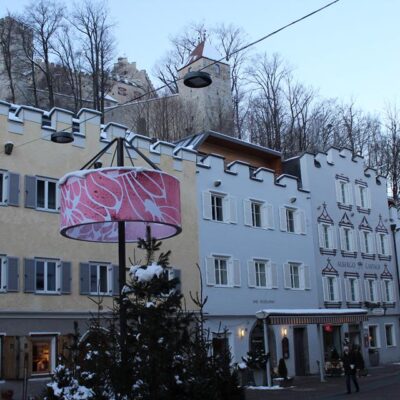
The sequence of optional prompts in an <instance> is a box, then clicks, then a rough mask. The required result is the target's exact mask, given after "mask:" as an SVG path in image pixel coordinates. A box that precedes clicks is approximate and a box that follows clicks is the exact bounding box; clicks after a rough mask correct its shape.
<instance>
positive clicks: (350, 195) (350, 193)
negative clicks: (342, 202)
mask: <svg viewBox="0 0 400 400" xmlns="http://www.w3.org/2000/svg"><path fill="white" fill-rule="evenodd" d="M346 197H347V198H346V201H347V204H353V187H352V185H350V183H346Z"/></svg>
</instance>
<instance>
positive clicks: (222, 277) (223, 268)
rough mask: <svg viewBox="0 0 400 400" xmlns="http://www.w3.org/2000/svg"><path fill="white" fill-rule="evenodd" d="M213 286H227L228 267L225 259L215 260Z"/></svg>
mask: <svg viewBox="0 0 400 400" xmlns="http://www.w3.org/2000/svg"><path fill="white" fill-rule="evenodd" d="M214 264H215V284H216V285H221V286H226V285H228V266H227V260H226V259H225V258H215V260H214Z"/></svg>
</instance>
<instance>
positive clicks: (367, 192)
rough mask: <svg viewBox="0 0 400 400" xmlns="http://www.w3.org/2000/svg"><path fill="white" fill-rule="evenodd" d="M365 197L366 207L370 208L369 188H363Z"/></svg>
mask: <svg viewBox="0 0 400 400" xmlns="http://www.w3.org/2000/svg"><path fill="white" fill-rule="evenodd" d="M365 198H366V202H367V207H368V208H371V192H370V190H369V188H366V189H365Z"/></svg>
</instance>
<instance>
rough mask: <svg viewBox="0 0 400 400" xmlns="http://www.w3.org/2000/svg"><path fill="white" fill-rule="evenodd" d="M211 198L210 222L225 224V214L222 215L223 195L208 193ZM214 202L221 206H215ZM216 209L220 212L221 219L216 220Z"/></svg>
mask: <svg viewBox="0 0 400 400" xmlns="http://www.w3.org/2000/svg"><path fill="white" fill-rule="evenodd" d="M210 196H211V221H214V222H225V215H224V214H225V213H224V199H225V197H226V196H225V195H223V194H221V193H215V192H210ZM216 200H220V201H221V205H220V206H219V205H218V204H215V201H216ZM218 209H220V210H221V219H218Z"/></svg>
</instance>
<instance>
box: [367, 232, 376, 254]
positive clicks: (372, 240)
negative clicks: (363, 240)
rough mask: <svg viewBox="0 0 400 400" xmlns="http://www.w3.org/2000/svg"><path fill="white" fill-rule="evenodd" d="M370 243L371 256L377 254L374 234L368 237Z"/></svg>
mask: <svg viewBox="0 0 400 400" xmlns="http://www.w3.org/2000/svg"><path fill="white" fill-rule="evenodd" d="M368 243H369V254H373V253H375V243H374V235H373V234H372V233H370V234H369V235H368Z"/></svg>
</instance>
